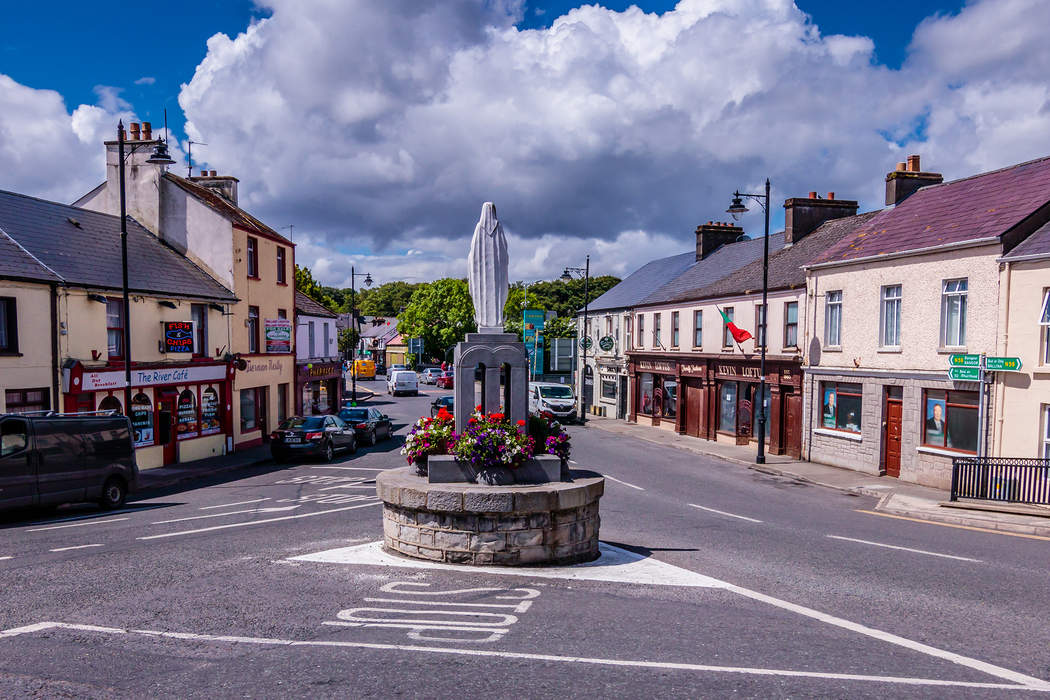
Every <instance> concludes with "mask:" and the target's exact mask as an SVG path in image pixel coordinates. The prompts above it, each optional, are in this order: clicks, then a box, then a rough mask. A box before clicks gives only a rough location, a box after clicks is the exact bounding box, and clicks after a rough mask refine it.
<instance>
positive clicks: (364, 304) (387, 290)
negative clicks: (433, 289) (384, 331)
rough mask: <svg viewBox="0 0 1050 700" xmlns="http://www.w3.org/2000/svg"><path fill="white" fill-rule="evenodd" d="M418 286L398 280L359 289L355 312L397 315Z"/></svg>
mask: <svg viewBox="0 0 1050 700" xmlns="http://www.w3.org/2000/svg"><path fill="white" fill-rule="evenodd" d="M420 286H422V285H421V284H409V283H408V282H400V281H398V282H387V283H386V284H381V285H379V286H378V287H376V288H375V289H359V290H357V291H358V299H357V301H358V306H357V312H358V313H359V314H361V315H362V316H397V315H398V314H399V313H401V309H404V308H405V307H407V306H408V303H409V301H411V300H412V294H413V293H414V292H415V291H416V289H418V288H419V287H420ZM344 291H347V290H344Z"/></svg>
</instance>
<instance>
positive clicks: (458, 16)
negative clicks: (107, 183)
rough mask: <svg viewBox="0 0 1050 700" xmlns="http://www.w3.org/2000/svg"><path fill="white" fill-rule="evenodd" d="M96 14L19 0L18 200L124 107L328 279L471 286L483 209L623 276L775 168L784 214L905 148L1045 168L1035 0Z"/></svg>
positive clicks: (1049, 18)
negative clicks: (286, 234)
mask: <svg viewBox="0 0 1050 700" xmlns="http://www.w3.org/2000/svg"><path fill="white" fill-rule="evenodd" d="M88 5H90V3H81V2H69V3H68V6H67V5H66V4H64V3H61V2H58V3H36V4H32V3H22V4H20V5H19V7H17V8H13V9H12V8H8V9H5V24H6V25H7V27H8V33H7V36H6V37H5V43H4V46H3V49H2V52H0V189H5V190H13V191H17V192H24V193H27V194H33V195H37V196H41V197H47V198H52V199H56V200H59V201H72V200H73V199H75V198H77V197H78V196H79V195H81V194H82V193H84V192H86V191H87V190H88V189H90V188H91V187H93V186H94V185H96V184H97V183H98V182H100V181H101V179H102V177H103V148H102V140H103V139H104V138H109V137H111V136H112V133H113V132H114V130H115V125H116V122H117V119H118V118H124V119H125V120H128V119H149V120H151V121H153V123H154V125H155V128H156V127H158V126H159V125H160V123H161V122H162V119H163V118H162V113H163V110H164V109H166V110H167V112H168V120H169V123H170V124H171V126H172V129H171V141H172V144H173V147H174V148H173V150H174V151H175V153H176V157H177V158H181V157H184V153H185V145H186V144H185V142H186V140H187V139H192V140H193V141H196V142H202V143H204V144H207V145H199V146H195V147H194V150H193V154H194V163H195V164H199V165H201V166H207V167H208V168H210V169H215V170H218V171H219V172H220V174H230V175H235V176H237V177H238V178H240V180H241V185H240V193H241V204H242V206H244V207H245V208H247V209H249V210H250V211H252V212H253V213H255V214H256V215H258V216H260V217H261V218H263V219H264V220H265V221H267V222H268V223H269V224H270V225H271V226H273V227H274V228H280V227H284V226H287V225H289V224H293V225H294V227H295V228H294V238H295V241H296V243H297V244H299V246H298V250H297V259H298V261H299V262H300V263H305V264H307V265H308V266H310V267H311V268H312V269H313V270H314V273H315V276H316V277H319V278H320V279H321V280H322V281H324V282H326V283H328V284H333V285H343V284H346V283H347V276H348V274H347V273H348V270H349V266H350V264H351V263H354V264H356V265H357V266H358V269H364V270H366V271H368V272H371V273H372V276H373V277H375V278H377V279H378V280H379V281H388V280H393V279H404V280H408V281H419V280H427V279H433V278H435V277H440V276H444V275H463V274H465V260H464V259H465V255H466V246H467V242H468V239H469V236H470V234H471V232H472V231H473V227H474V224H475V222H476V221H477V218H478V215H479V213H480V209H481V204H482V202H484V201H486V200H492V201H494V202H496V205H497V209H498V211H499V214H500V217H501V219H502V220H503V222H504V227H505V229H506V230H507V232H508V237H509V238H510V241H511V267H512V270H511V274H512V277H514V278H515V279H549V278H552V277H556V276H557V275H558V274H560V271H561V268H562V267H563V266H565V265H577V264H582V262H583V259H584V256H585V255H587V254H590V255H591V267H592V271H594V273H595V274H605V273H608V274H617V275H623V274H626V273H628V272H630V271H631V270H633V269H634V268H636V267H637V266H639V265H640V264H642V263H644V262H645V261H647V260H649V259H651V258H653V257H657V256H662V255H670V254H674V253H677V252H682V251H684V250H688V249H690V248H691V247H692V245H693V241H692V230H693V229H694V228H695V226H696V225H697V224H698V223H701V222H705V221H707V220H710V219H716V220H718V219H725V218H726V216H727V215H725V214H724V213H723V212H724V210H725V208H726V206H727V205H728V203H729V198H730V194H731V193H732V191H733V190H734V189H737V188H740V189H750V190H752V191H758V190H759V189H760V188H761V184H762V182H763V180H764V179H765V178H766V177H767V176H768V177H769V178H770V179H771V180H772V182H773V192H774V207H773V220H774V223H778V222H782V220H783V213H782V208H781V207H780V204H782V202H783V200H784V199H785V198H786V197H791V196H800V195H801V196H804V195H805V193H807V192H809V191H811V190H817V191H819V192H821V193H824V192H827V191H829V190H831V191H834V192H836V195H837V196H838V197H840V198H853V199H859V200H860V201H861V207H862V209H872V208H877V207H879V206H881V204H882V197H883V189H884V181H883V176H884V175H885V173H886V171H888V170H890V169H892V168H893V166H894V164H895V163H896V162H897V161H900V160H904V158H905V156H906V155H907V154H909V153H919V154H921V155H922V158H923V165H924V169H928V170H935V171H939V172H943V173H944V174H945V176H946V178H948V179H952V178H956V177H963V176H966V175H970V174H973V173H976V172H980V171H983V170H989V169H993V168H997V167H1001V166H1005V165H1009V164H1012V163H1016V162H1021V161H1025V160H1029V159H1032V158H1036V157H1039V156H1044V155H1047V154H1050V81H1048V80H1047V76H1048V75H1050V43H1048V42H1047V41H1046V39H1045V29H1046V27H1048V26H1050V2H1045V1H1044V0H978V1H971V2H966V3H963V2H961V1H960V0H944V1H942V2H935V1H932V0H931V1H930V2H922V3H916V2H905V1H903V0H880V2H872V3H869V4H868V5H867V6H863V7H861V6H860V4H859V3H841V2H837V1H834V0H809V1H805V0H797V2H794V3H793V2H791V0H681V1H680V2H678V3H674V2H672V1H669V0H653V1H652V2H640V3H638V5H637V6H629V5H628V4H627V3H626V2H622V1H620V2H615V3H608V4H607V7H606V6H598V5H589V6H578V4H577V3H572V2H567V1H557V0H550V1H548V2H525V1H523V0H442V2H440V3H425V2H417V1H415V0H403V1H402V0H384V1H383V2H378V1H376V0H259V1H258V2H256V3H252V2H250V1H249V0H187V1H186V2H184V3H180V5H183V6H184V7H181V8H180V9H179V10H177V11H176V10H169V15H170V14H173V13H175V12H178V16H165V15H159V14H157V13H156V11H155V8H156V6H152V5H151V6H148V9H146V6H143V5H141V3H131V2H126V3H124V2H121V3H113V5H115V6H120V7H119V10H118V11H116V12H111V13H106V14H105V16H102V15H100V14H99V13H97V12H95V11H94V10H92V9H90V8H89V7H87V6H88ZM173 7H174V6H173ZM607 8H608V9H607ZM114 17H117V18H119V21H117V22H113V21H112V20H111V18H114ZM108 34H112V35H113V38H112V39H110V38H107V35H108ZM185 168H186V166H185V164H184V163H183V165H182V166H181V167H180V166H173V169H174V170H175V172H178V173H180V174H185V172H186V169H185ZM743 224H744V226H745V228H746V229H747V230H748V232H749V233H751V234H759V233H760V232H761V231H760V226H761V217H760V214H759V213H752V214H750V215H748V216H746V217H745V218H744V221H743ZM286 231H287V229H286Z"/></svg>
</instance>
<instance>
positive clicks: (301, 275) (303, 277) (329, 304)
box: [295, 265, 339, 311]
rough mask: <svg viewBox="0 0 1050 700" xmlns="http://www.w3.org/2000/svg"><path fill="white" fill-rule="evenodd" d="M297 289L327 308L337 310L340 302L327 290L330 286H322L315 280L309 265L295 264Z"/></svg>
mask: <svg viewBox="0 0 1050 700" xmlns="http://www.w3.org/2000/svg"><path fill="white" fill-rule="evenodd" d="M295 289H296V291H299V292H302V293H303V294H305V295H306V296H308V297H310V298H311V299H313V300H314V301H316V302H317V303H318V304H320V305H321V306H323V307H325V308H326V309H331V310H332V311H337V310H338V309H339V304H338V303H336V301H335V300H334V299H333V298H332V297H331V296H329V295H328V293H327V292H326V291H325V290H326V289H330V288H329V287H322V286H321V285H319V284H318V283H317V281H316V280H314V276H313V274H312V273H311V272H310V268H308V267H300V266H298V265H296V266H295Z"/></svg>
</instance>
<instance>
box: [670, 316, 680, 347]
mask: <svg viewBox="0 0 1050 700" xmlns="http://www.w3.org/2000/svg"><path fill="white" fill-rule="evenodd" d="M671 347H673V348H676V347H678V312H677V311H672V312H671Z"/></svg>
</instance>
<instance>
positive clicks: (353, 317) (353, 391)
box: [350, 265, 372, 406]
mask: <svg viewBox="0 0 1050 700" xmlns="http://www.w3.org/2000/svg"><path fill="white" fill-rule="evenodd" d="M361 275H364V278H365V280H364V282H365V286H366V287H371V286H372V275H371V273H368V272H356V271H355V270H354V267H353V265H351V266H350V328H351V330H356V331H357V339H356V340H355V341H354V351H353V353H351V355H350V405H352V406H356V405H357V366H356V365H355V364H354V363H355V362H356V360H357V346H358V344H359V343H360V342H361V325H360V324H359V323H358V322H357V287H356V286H355V284H354V283H355V281H356V278H357V277H359V276H361Z"/></svg>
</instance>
